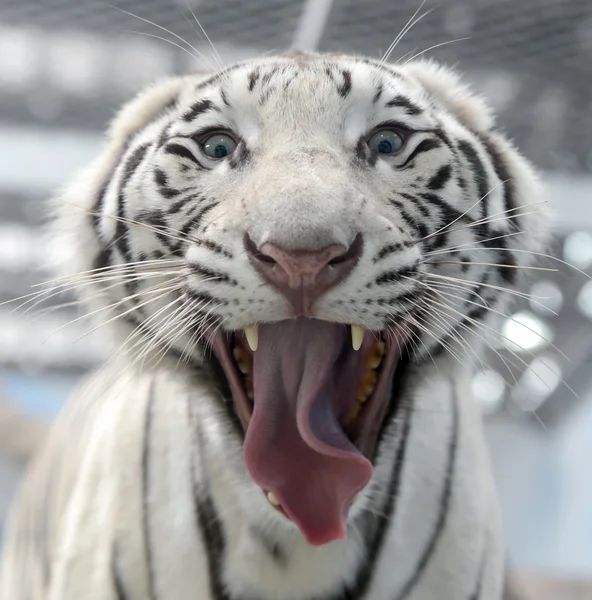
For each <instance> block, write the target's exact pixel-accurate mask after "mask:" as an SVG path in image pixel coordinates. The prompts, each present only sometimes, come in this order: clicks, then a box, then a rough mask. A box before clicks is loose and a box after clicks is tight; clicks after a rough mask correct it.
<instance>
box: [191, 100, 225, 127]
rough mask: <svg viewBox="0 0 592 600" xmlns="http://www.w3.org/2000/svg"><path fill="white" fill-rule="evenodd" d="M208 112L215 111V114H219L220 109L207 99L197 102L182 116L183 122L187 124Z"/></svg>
mask: <svg viewBox="0 0 592 600" xmlns="http://www.w3.org/2000/svg"><path fill="white" fill-rule="evenodd" d="M210 110H215V111H217V112H221V111H220V109H219V108H218V107H217V106H216V105H215V104H214V103H213V102H212V101H211V100H208V99H205V100H199V102H196V103H195V104H194V105H193V106H192V107H191V108H190V109H189V110H188V111H187V112H186V113H185V114H184V115H183V120H184V121H185V122H187V123H189V122H191V121H193V119H195V118H196V117H198V116H199V115H201V114H203V113H206V112H208V111H210Z"/></svg>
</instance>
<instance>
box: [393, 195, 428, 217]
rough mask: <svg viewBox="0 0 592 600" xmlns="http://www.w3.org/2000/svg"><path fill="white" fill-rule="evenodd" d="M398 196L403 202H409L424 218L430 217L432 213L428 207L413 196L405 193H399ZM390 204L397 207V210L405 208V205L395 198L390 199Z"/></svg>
mask: <svg viewBox="0 0 592 600" xmlns="http://www.w3.org/2000/svg"><path fill="white" fill-rule="evenodd" d="M399 196H401V197H402V198H405V200H409V202H411V203H412V205H413V206H414V207H415V208H417V210H419V212H420V213H421V214H422V215H423V216H424V217H426V218H428V217H431V216H432V213H431V212H430V211H429V209H428V207H427V206H426V205H425V204H424V202H423V200H422V199H421V198H418V197H417V196H414V195H413V194H408V193H407V192H399ZM390 201H391V203H392V204H394V205H395V206H397V207H398V208H405V205H404V204H403V203H402V202H401V201H400V200H397V199H396V198H391V200H390Z"/></svg>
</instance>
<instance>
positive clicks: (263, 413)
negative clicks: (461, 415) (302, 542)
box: [214, 318, 403, 545]
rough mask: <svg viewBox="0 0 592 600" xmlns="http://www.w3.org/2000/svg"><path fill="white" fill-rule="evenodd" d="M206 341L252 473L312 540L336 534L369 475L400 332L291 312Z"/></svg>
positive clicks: (399, 349)
mask: <svg viewBox="0 0 592 600" xmlns="http://www.w3.org/2000/svg"><path fill="white" fill-rule="evenodd" d="M214 350H215V353H216V355H217V357H218V360H219V361H220V363H221V364H222V366H223V368H224V371H225V374H226V377H227V379H228V382H229V384H230V388H231V391H232V395H233V399H234V407H235V411H236V413H237V415H238V417H239V420H240V422H241V424H242V426H243V429H244V431H245V443H244V459H245V464H246V466H247V469H248V470H249V473H250V474H251V477H252V478H253V480H254V481H255V483H257V484H258V485H259V486H260V487H261V488H262V489H263V491H264V492H265V493H266V495H267V498H268V500H269V501H270V503H271V504H272V505H273V506H274V507H275V508H276V509H277V510H279V511H280V512H282V513H283V514H284V515H285V516H286V517H288V518H289V519H291V520H292V521H294V522H295V523H296V525H297V526H298V527H299V528H300V530H301V531H302V533H303V535H304V536H305V538H306V540H307V541H308V542H309V543H310V544H312V545H321V544H325V543H328V542H331V541H334V540H338V539H344V538H345V535H346V519H347V511H348V508H349V506H350V504H351V503H352V502H353V500H354V499H355V496H356V494H357V493H358V492H359V491H360V490H362V489H363V488H364V487H365V486H366V485H367V484H368V482H369V481H370V478H371V476H372V462H371V461H372V459H373V456H374V452H375V449H376V444H377V441H378V437H379V433H380V431H381V427H382V424H383V421H384V419H385V416H386V414H387V410H388V408H389V399H390V396H391V394H390V390H391V386H392V382H393V378H394V374H395V370H396V367H397V365H398V363H399V358H400V357H401V354H402V351H403V346H402V342H399V341H396V340H395V339H394V338H393V337H392V336H384V335H382V334H380V333H373V332H370V331H363V330H362V329H361V328H359V327H357V326H349V325H341V324H336V323H329V322H327V321H320V320H316V319H309V318H298V319H287V320H285V321H280V322H277V323H269V324H262V325H259V326H257V327H249V328H246V329H245V330H244V331H240V332H222V333H219V334H218V335H217V336H216V338H215V340H214Z"/></svg>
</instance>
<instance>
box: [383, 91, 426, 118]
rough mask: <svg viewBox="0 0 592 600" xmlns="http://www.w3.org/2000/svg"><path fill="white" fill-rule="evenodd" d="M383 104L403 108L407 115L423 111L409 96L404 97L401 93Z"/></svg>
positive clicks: (388, 106)
mask: <svg viewBox="0 0 592 600" xmlns="http://www.w3.org/2000/svg"><path fill="white" fill-rule="evenodd" d="M385 106H386V107H387V108H393V107H395V106H396V107H398V108H404V109H405V111H406V112H407V114H409V115H421V114H422V113H423V110H422V109H421V108H420V107H419V106H417V104H413V102H411V100H409V98H405V96H401V95H398V96H395V97H394V98H393V99H392V100H389V101H388V102H387V103H386V104H385Z"/></svg>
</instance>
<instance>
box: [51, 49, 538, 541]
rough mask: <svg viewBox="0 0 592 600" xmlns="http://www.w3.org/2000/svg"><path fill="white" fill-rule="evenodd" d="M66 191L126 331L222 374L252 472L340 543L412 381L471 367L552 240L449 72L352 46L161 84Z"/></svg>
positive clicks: (83, 261) (279, 501)
mask: <svg viewBox="0 0 592 600" xmlns="http://www.w3.org/2000/svg"><path fill="white" fill-rule="evenodd" d="M62 200H65V201H62V202H61V203H60V207H59V211H60V219H59V223H60V224H61V228H62V231H63V232H64V233H65V234H66V235H70V236H71V237H72V238H73V241H74V244H75V247H76V248H77V250H76V252H75V253H74V255H75V257H76V261H75V262H76V264H75V266H74V268H75V270H78V271H87V270H89V269H96V270H95V271H93V273H94V275H93V277H95V279H94V280H93V286H96V287H98V288H99V289H100V290H102V292H103V293H102V295H101V298H102V299H103V300H102V302H103V304H102V306H103V307H105V308H106V307H108V311H107V312H108V313H109V318H113V315H114V316H115V319H114V323H115V324H116V327H117V329H118V330H119V331H122V330H126V332H128V333H129V332H131V333H132V335H133V336H135V340H136V341H137V340H140V341H141V344H140V346H142V344H143V345H144V346H151V347H152V348H154V349H155V350H156V351H157V352H156V354H157V355H162V354H167V353H168V354H174V355H176V356H183V357H184V358H187V360H188V361H190V363H191V362H192V363H194V364H199V365H201V366H200V368H202V369H205V370H206V371H211V372H212V373H215V374H216V373H217V374H218V375H217V376H215V377H214V379H215V381H216V382H218V383H217V385H219V386H220V390H221V392H222V395H223V396H224V397H226V398H227V399H229V406H230V409H229V411H228V412H224V413H223V414H224V415H225V418H227V419H228V421H229V422H230V421H232V420H233V419H234V421H235V422H238V423H239V424H240V427H239V428H238V431H239V433H238V435H237V434H236V430H233V431H234V434H233V435H234V436H235V438H236V439H237V440H238V442H237V444H240V445H241V446H242V453H243V459H244V462H241V465H242V468H243V470H244V466H246V470H247V472H248V473H249V475H250V477H251V478H252V480H253V482H254V483H255V484H256V485H257V486H259V487H260V488H261V489H262V490H263V491H264V493H265V494H266V495H267V498H268V499H269V501H270V503H271V504H272V505H273V507H274V508H275V509H276V511H277V512H278V513H279V514H278V518H280V519H284V520H286V517H287V519H288V520H289V521H292V522H293V523H295V524H296V525H297V527H298V528H299V529H300V531H301V532H302V534H303V535H304V537H305V538H306V540H307V541H308V542H309V543H310V544H313V545H320V544H324V543H327V542H330V541H333V540H336V539H340V538H343V537H344V536H345V532H346V526H347V518H348V510H349V507H350V505H351V504H352V502H353V501H354V499H355V497H356V495H357V494H358V493H359V492H360V491H361V490H363V489H364V488H365V487H366V486H367V485H368V483H369V481H370V480H371V477H372V472H373V461H375V460H376V457H377V456H379V454H380V451H381V444H382V441H383V439H384V438H385V437H386V436H385V433H388V431H389V428H391V427H393V426H394V425H393V424H394V422H395V421H396V408H397V406H398V405H399V404H400V402H402V398H401V384H400V383H401V382H402V381H403V379H404V375H405V372H406V370H407V369H409V368H410V366H413V365H415V367H417V368H421V365H422V364H423V362H424V361H428V360H433V361H436V362H438V361H440V362H442V364H444V361H447V363H446V364H447V365H448V366H447V367H446V368H447V369H450V368H458V369H461V368H465V366H466V364H468V363H470V362H471V360H470V359H471V358H473V357H479V355H480V354H481V352H482V347H483V346H485V345H487V344H488V343H490V341H488V340H490V339H491V338H492V333H493V334H494V335H493V337H494V338H495V333H496V331H497V330H496V318H497V317H499V315H500V314H502V313H503V312H504V307H505V305H506V302H507V300H508V298H510V296H511V293H512V290H513V289H514V288H515V287H516V286H517V285H519V275H520V269H519V267H524V266H527V265H528V264H530V263H531V262H532V254H531V253H533V252H536V251H537V250H539V249H540V248H541V246H542V244H543V243H544V240H545V236H546V233H545V218H544V210H541V207H540V206H539V205H540V203H541V192H540V188H539V184H538V182H537V179H536V176H535V174H534V172H533V170H532V168H531V167H530V165H529V164H528V163H527V162H526V161H525V160H524V159H523V158H522V157H521V156H520V155H519V154H518V153H517V151H516V150H515V149H514V148H513V146H512V145H511V144H510V143H509V142H508V141H507V140H506V139H505V138H504V137H503V136H501V135H500V134H499V133H497V132H496V131H495V130H494V121H493V117H492V114H491V112H490V110H489V109H488V107H487V106H486V104H485V103H484V102H483V100H482V99H480V98H479V97H477V96H475V95H473V94H472V93H471V92H470V91H469V90H468V89H467V88H466V87H465V86H464V85H463V84H462V83H461V82H460V80H459V79H458V77H457V76H456V75H455V74H453V73H451V72H450V71H448V70H446V69H444V68H442V67H439V66H437V65H436V64H434V63H431V62H422V61H418V62H410V63H407V64H405V65H404V66H391V65H388V64H384V63H381V62H379V61H375V60H369V59H365V58H361V57H351V56H344V55H323V54H298V55H291V56H277V57H271V58H269V57H268V58H262V59H260V60H249V61H246V62H244V63H239V64H236V65H233V66H231V67H228V68H226V69H224V70H222V71H220V72H218V73H214V74H208V75H203V74H200V75H189V76H185V77H180V78H175V79H171V80H167V81H164V82H161V83H160V84H158V85H157V86H155V87H153V88H151V89H149V90H147V91H145V92H144V93H142V94H141V95H140V96H139V97H138V98H136V99H135V100H133V101H132V102H131V103H130V104H129V105H128V106H126V107H125V108H124V109H123V110H122V112H121V113H120V114H119V116H118V117H117V118H116V119H115V121H114V124H113V125H112V127H111V130H110V133H109V139H108V143H107V146H106V149H105V151H104V152H103V154H102V155H101V156H100V158H99V159H98V160H97V161H96V162H95V163H94V164H93V165H92V166H91V167H90V168H89V169H87V170H86V171H85V172H84V173H83V174H82V175H81V176H80V177H79V178H78V179H77V180H76V181H75V182H74V184H73V185H72V186H71V187H70V188H69V189H68V190H67V191H66V193H65V196H64V197H63V199H62ZM79 207H82V208H83V210H79ZM103 275H107V276H105V277H104V276H103ZM103 314H107V313H103ZM212 349H213V352H212ZM450 357H452V358H453V359H454V360H452V361H450ZM473 362H474V361H473ZM457 363H458V364H457ZM451 365H452V366H453V367H451ZM454 365H456V366H454ZM230 398H231V400H230ZM228 451H229V452H230V450H228ZM262 498H263V496H262ZM269 510H272V509H271V508H269ZM274 518H275V517H274ZM290 526H293V525H290Z"/></svg>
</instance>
